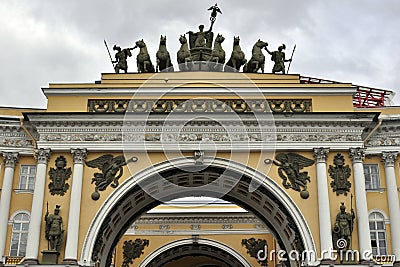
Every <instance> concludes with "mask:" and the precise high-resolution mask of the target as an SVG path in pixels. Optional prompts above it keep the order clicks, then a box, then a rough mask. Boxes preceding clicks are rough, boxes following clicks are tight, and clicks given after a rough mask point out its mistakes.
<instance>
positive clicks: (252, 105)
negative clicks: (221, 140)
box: [88, 99, 312, 113]
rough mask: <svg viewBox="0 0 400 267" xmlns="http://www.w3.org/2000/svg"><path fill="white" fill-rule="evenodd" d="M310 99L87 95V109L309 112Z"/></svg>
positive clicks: (111, 110) (158, 111) (100, 110)
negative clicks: (91, 96) (128, 97)
mask: <svg viewBox="0 0 400 267" xmlns="http://www.w3.org/2000/svg"><path fill="white" fill-rule="evenodd" d="M311 103H312V101H311V99H268V100H266V99H251V100H243V99H220V100H219V99H190V100H188V99H158V100H146V99H89V100H88V111H89V112H96V113H106V112H116V113H125V112H140V113H169V112H236V113H249V112H268V113H269V112H271V111H272V112H274V113H286V112H293V113H302V112H311V105H312V104H311Z"/></svg>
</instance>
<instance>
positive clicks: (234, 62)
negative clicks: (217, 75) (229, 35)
mask: <svg viewBox="0 0 400 267" xmlns="http://www.w3.org/2000/svg"><path fill="white" fill-rule="evenodd" d="M239 42H240V38H239V36H238V37H236V36H234V37H233V51H232V54H231V58H230V59H229V60H228V62H227V63H226V64H225V67H224V71H235V72H237V71H239V70H240V67H241V66H243V65H245V64H246V62H247V60H246V58H245V55H244V53H243V51H242V48H240V45H239Z"/></svg>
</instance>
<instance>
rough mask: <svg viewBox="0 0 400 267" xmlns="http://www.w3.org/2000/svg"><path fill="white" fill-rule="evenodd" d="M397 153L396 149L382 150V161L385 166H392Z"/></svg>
mask: <svg viewBox="0 0 400 267" xmlns="http://www.w3.org/2000/svg"><path fill="white" fill-rule="evenodd" d="M398 153H399V152H398V151H382V162H383V164H384V165H385V167H393V166H394V162H395V161H396V158H397V155H398Z"/></svg>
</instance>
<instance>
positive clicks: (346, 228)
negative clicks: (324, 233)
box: [333, 202, 355, 249]
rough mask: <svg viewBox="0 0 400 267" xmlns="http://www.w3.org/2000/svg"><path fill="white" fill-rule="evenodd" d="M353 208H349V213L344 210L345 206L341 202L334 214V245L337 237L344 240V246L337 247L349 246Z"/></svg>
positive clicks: (353, 216)
mask: <svg viewBox="0 0 400 267" xmlns="http://www.w3.org/2000/svg"><path fill="white" fill-rule="evenodd" d="M354 218H355V215H354V210H353V209H351V213H349V212H346V206H345V205H344V203H343V202H342V204H341V205H340V212H339V213H338V214H337V215H336V222H335V225H334V227H333V239H334V242H333V243H334V246H336V248H338V247H337V243H338V240H339V239H342V240H345V241H346V242H345V244H346V247H342V248H340V247H339V249H344V248H346V249H347V248H348V247H349V246H350V241H351V233H352V232H353V225H354Z"/></svg>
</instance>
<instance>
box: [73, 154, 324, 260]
mask: <svg viewBox="0 0 400 267" xmlns="http://www.w3.org/2000/svg"><path fill="white" fill-rule="evenodd" d="M211 160H212V159H211ZM211 160H210V159H209V158H205V159H204V164H207V165H209V166H216V167H221V168H226V169H229V170H232V171H236V172H240V173H243V174H244V175H247V176H249V177H252V178H253V179H256V180H257V182H258V183H260V184H264V185H265V186H266V187H267V188H270V189H271V193H273V194H275V197H276V198H277V199H279V200H280V201H281V202H282V205H283V206H284V207H285V208H286V209H287V210H288V211H289V212H290V214H292V216H293V219H294V221H295V223H296V225H297V227H298V229H299V230H300V233H299V234H300V236H301V237H302V238H303V239H304V240H303V241H304V249H305V250H306V251H316V246H315V242H314V238H313V236H312V233H311V230H310V227H309V226H308V224H307V221H306V219H305V218H304V216H303V215H302V213H301V211H300V209H299V208H298V206H297V205H296V203H295V202H294V201H293V200H292V199H291V198H290V196H289V195H288V194H287V193H286V192H285V191H284V189H283V188H281V187H280V186H279V185H278V184H277V183H276V182H275V181H273V180H272V179H269V178H268V177H267V176H265V174H263V173H260V172H258V171H257V170H254V169H252V168H250V167H248V166H245V165H243V164H241V163H237V162H233V161H229V160H226V159H221V158H215V159H213V161H211ZM192 165H193V160H192V159H188V158H177V159H172V160H169V161H166V162H162V163H159V164H157V165H154V166H151V167H149V168H147V169H144V170H142V171H140V172H139V173H136V174H133V175H132V177H131V178H129V179H127V180H125V181H124V182H123V183H122V184H121V185H120V186H119V187H118V188H117V189H116V190H115V191H113V192H112V193H111V195H110V196H109V197H108V198H107V199H106V200H105V201H104V203H103V205H102V206H101V207H100V209H99V210H98V212H97V213H96V215H95V217H94V218H93V220H92V222H91V225H90V226H89V229H88V232H87V234H86V237H85V239H84V243H83V248H82V253H81V259H80V261H79V264H80V265H81V266H92V265H93V263H92V260H91V256H92V253H93V248H94V243H95V241H96V237H97V235H98V231H99V230H100V226H101V224H102V222H103V221H104V220H105V219H106V217H107V215H108V213H109V212H110V210H111V209H112V208H113V205H114V203H117V202H118V200H119V199H120V198H121V197H123V196H124V195H125V193H126V192H127V191H129V190H130V189H131V188H132V187H133V186H135V185H136V184H137V183H140V182H142V181H143V180H145V179H147V178H148V177H151V176H152V175H154V173H160V172H163V171H166V170H168V169H171V168H177V167H184V166H192ZM266 178H267V179H266ZM308 264H309V265H315V264H317V263H316V262H309V263H308Z"/></svg>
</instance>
